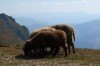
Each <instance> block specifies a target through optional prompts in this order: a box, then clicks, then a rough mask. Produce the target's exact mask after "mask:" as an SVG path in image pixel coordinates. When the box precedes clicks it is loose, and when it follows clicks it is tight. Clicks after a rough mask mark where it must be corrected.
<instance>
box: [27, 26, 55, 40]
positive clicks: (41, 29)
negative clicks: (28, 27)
mask: <svg viewBox="0 0 100 66" xmlns="http://www.w3.org/2000/svg"><path fill="white" fill-rule="evenodd" d="M54 30H55V29H54V28H51V27H43V28H40V29H37V30H35V31H33V32H32V33H31V35H30V36H29V38H28V39H31V38H33V37H34V36H35V35H36V34H37V33H39V32H41V31H54Z"/></svg>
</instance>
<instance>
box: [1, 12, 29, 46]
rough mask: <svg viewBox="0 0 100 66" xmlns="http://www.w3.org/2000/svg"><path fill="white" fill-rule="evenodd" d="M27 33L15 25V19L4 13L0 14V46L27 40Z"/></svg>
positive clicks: (24, 29) (23, 27)
mask: <svg viewBox="0 0 100 66" xmlns="http://www.w3.org/2000/svg"><path fill="white" fill-rule="evenodd" d="M28 35H29V31H28V29H27V28H26V27H25V26H21V25H19V24H18V23H16V21H15V19H14V18H13V17H11V16H8V15H6V14H4V13H2V14H0V44H18V43H20V42H23V41H25V40H26V39H27V37H28Z"/></svg>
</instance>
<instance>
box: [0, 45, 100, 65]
mask: <svg viewBox="0 0 100 66" xmlns="http://www.w3.org/2000/svg"><path fill="white" fill-rule="evenodd" d="M0 66H100V50H92V49H79V48H78V49H76V53H75V54H73V53H71V54H70V55H68V56H67V57H64V53H63V51H62V52H61V51H60V53H59V54H58V55H57V56H56V57H51V56H46V57H45V58H34V57H30V58H26V57H24V56H23V51H22V48H21V47H19V46H12V47H0Z"/></svg>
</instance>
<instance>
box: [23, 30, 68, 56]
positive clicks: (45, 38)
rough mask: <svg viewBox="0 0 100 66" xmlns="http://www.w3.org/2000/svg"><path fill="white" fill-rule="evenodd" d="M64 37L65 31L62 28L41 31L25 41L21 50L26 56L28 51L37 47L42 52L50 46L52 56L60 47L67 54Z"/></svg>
mask: <svg viewBox="0 0 100 66" xmlns="http://www.w3.org/2000/svg"><path fill="white" fill-rule="evenodd" d="M66 39H67V38H66V33H65V32H64V31H62V30H54V31H41V32H39V33H38V34H36V35H35V36H34V37H33V38H31V39H29V40H28V41H27V42H26V43H25V45H24V47H23V51H24V54H25V55H26V56H28V53H29V52H30V51H32V50H33V51H35V50H38V49H41V50H42V52H43V54H44V51H45V48H47V47H50V48H51V52H52V56H53V57H54V56H55V55H56V54H57V53H58V52H59V48H60V47H62V48H63V49H64V52H65V56H67V47H66Z"/></svg>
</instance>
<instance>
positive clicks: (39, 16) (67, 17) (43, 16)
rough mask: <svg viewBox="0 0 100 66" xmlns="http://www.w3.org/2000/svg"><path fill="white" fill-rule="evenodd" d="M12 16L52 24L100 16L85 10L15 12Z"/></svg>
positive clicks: (75, 21)
mask: <svg viewBox="0 0 100 66" xmlns="http://www.w3.org/2000/svg"><path fill="white" fill-rule="evenodd" d="M12 16H14V17H28V18H32V19H35V20H38V21H40V22H48V23H52V24H58V23H65V24H66V23H67V24H79V23H84V22H88V21H91V20H94V19H99V18H100V14H91V13H86V12H44V13H43V12H42V13H31V14H17V15H12Z"/></svg>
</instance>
